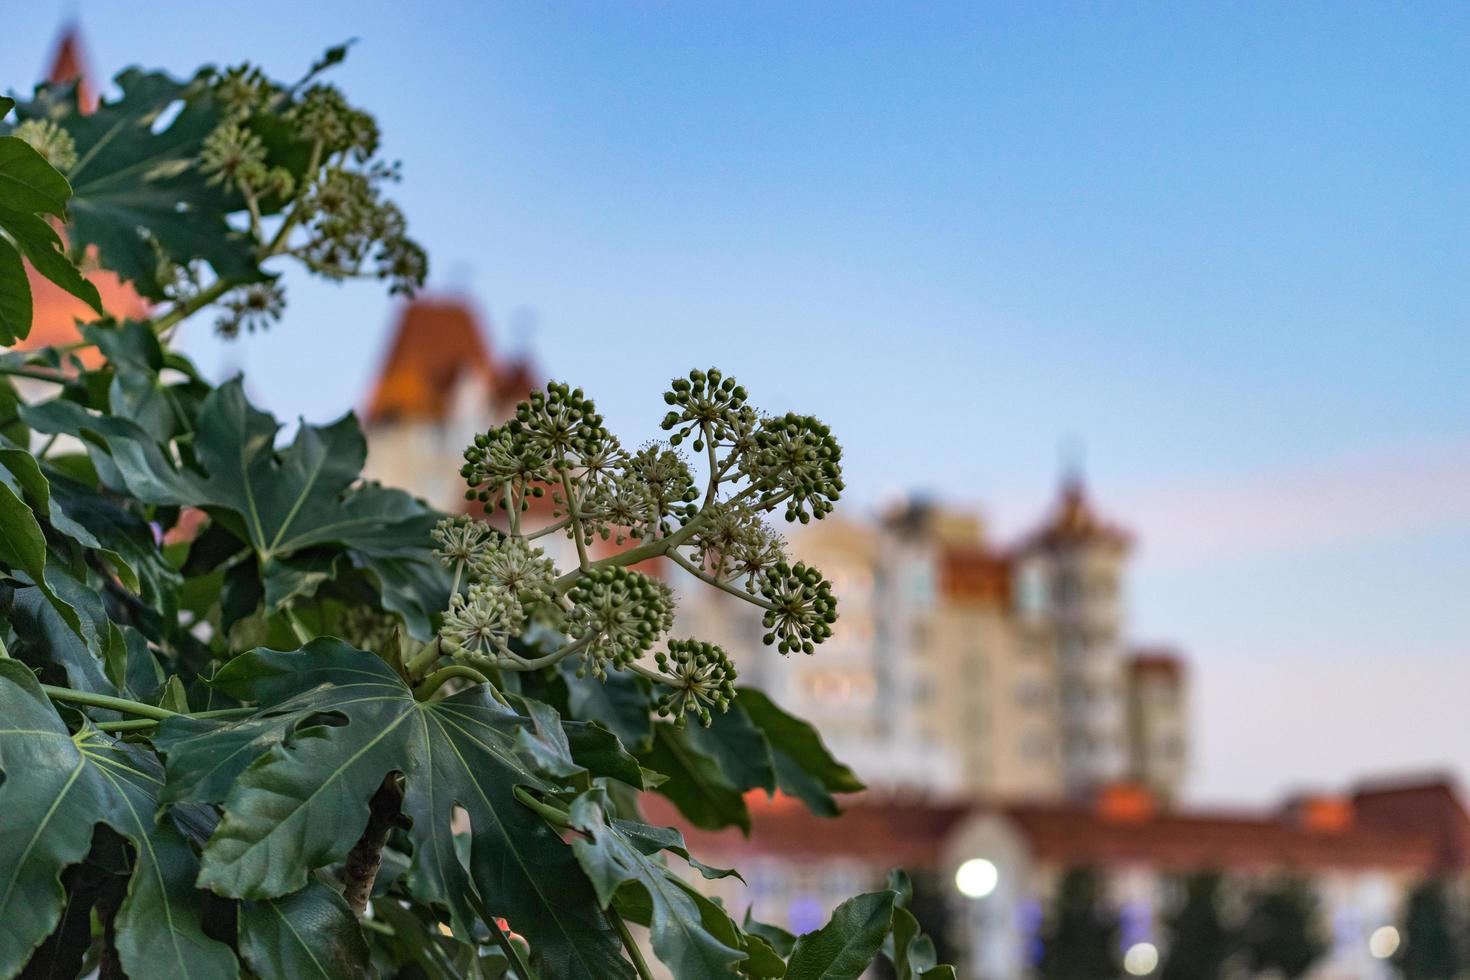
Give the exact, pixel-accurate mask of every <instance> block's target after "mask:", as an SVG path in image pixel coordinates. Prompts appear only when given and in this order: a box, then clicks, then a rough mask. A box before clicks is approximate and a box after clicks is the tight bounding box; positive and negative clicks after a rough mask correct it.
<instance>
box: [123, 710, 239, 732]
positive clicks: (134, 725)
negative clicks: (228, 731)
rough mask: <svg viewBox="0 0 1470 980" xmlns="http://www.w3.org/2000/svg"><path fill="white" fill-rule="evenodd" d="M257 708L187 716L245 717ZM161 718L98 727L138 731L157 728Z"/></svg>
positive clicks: (191, 713) (189, 714) (195, 712)
mask: <svg viewBox="0 0 1470 980" xmlns="http://www.w3.org/2000/svg"><path fill="white" fill-rule="evenodd" d="M257 710H258V709H256V708H217V709H215V710H214V711H191V712H189V713H188V714H187V715H183V716H182V717H185V718H243V717H244V716H246V715H251V714H254V713H255V712H256V711H257ZM161 720H162V719H160V718H132V719H129V720H128V721H103V722H98V723H97V727H98V728H99V729H100V730H101V731H104V732H137V731H146V730H148V729H150V728H156V727H157V726H158V723H159V722H160V721H161Z"/></svg>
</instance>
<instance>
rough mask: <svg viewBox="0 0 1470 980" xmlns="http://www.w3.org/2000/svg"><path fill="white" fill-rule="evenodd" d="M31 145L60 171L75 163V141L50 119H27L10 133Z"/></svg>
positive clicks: (64, 170) (69, 167) (66, 169)
mask: <svg viewBox="0 0 1470 980" xmlns="http://www.w3.org/2000/svg"><path fill="white" fill-rule="evenodd" d="M10 135H11V136H18V137H20V138H21V139H23V140H25V141H26V142H27V143H29V144H30V145H31V149H33V150H35V151H36V152H37V153H39V154H40V155H41V156H42V158H44V159H45V161H46V162H47V163H49V164H51V166H53V167H55V168H56V169H57V170H60V171H61V172H62V173H65V172H66V171H68V170H70V169H71V168H72V167H74V166H76V164H77V141H76V140H74V139H72V135H71V133H68V132H67V131H66V130H64V129H62V128H61V127H60V126H58V125H57V124H56V122H55V120H52V119H27V120H25V121H24V122H22V123H19V124H18V125H17V126H16V127H15V129H13V130H12V131H11V133H10Z"/></svg>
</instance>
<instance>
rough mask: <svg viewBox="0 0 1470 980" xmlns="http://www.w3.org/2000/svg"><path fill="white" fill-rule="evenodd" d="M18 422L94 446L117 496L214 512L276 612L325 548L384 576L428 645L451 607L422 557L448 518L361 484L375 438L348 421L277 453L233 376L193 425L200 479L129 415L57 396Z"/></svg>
mask: <svg viewBox="0 0 1470 980" xmlns="http://www.w3.org/2000/svg"><path fill="white" fill-rule="evenodd" d="M21 415H22V418H23V419H25V420H26V421H27V423H28V424H30V425H32V427H34V428H35V429H36V430H37V431H41V432H47V433H54V432H61V433H66V434H69V435H74V436H77V437H79V438H82V439H84V440H87V441H88V442H89V444H90V450H89V452H90V455H91V458H92V460H93V462H94V465H96V466H97V468H98V472H99V474H100V475H102V477H103V479H104V480H105V481H106V482H108V483H109V485H111V486H112V488H113V489H115V490H122V491H126V492H128V493H131V494H132V495H133V496H134V497H136V498H137V499H138V500H140V501H142V502H144V503H149V504H160V505H165V506H176V507H182V506H195V507H202V508H204V509H205V510H207V511H209V513H210V514H211V516H213V517H214V519H215V520H217V521H219V522H220V523H221V524H222V525H223V526H224V527H226V528H227V529H228V530H229V531H230V532H231V533H232V534H233V535H234V536H235V537H237V538H238V539H239V540H241V541H245V542H248V543H249V544H250V546H251V548H252V549H253V550H254V551H255V553H256V560H257V563H258V570H259V577H260V581H261V583H262V588H263V593H262V594H263V596H264V602H265V604H266V606H267V608H268V610H272V611H273V610H275V609H277V608H279V607H280V606H281V604H283V603H284V602H286V601H288V600H289V599H291V598H292V597H293V596H296V595H299V594H302V592H303V590H305V589H310V588H314V587H315V586H316V585H317V584H319V583H320V582H321V581H322V580H323V578H324V576H325V574H326V571H324V569H325V568H327V567H328V566H329V565H330V560H331V557H330V555H324V553H323V552H322V549H324V548H329V547H330V548H340V549H343V550H344V551H345V553H346V555H347V557H348V559H350V560H351V561H352V562H353V563H354V564H357V565H359V566H361V567H363V568H364V569H366V570H367V571H368V572H369V573H370V574H371V575H372V576H373V577H374V578H375V579H376V580H377V583H378V586H379V589H380V592H381V597H382V602H383V606H384V607H385V608H387V609H389V610H390V611H393V612H396V613H399V614H400V615H402V616H403V617H404V621H405V623H406V625H407V626H408V628H409V631H410V632H411V633H412V634H413V635H414V636H417V637H419V638H420V639H427V638H428V637H429V636H430V635H431V633H432V626H431V621H430V619H431V616H432V615H433V614H434V613H435V612H436V611H437V610H439V609H442V608H443V607H444V606H445V605H446V604H447V602H448V593H449V582H448V579H447V577H446V576H445V574H444V570H443V569H442V568H441V567H440V566H439V565H438V564H436V563H434V562H433V561H432V560H431V559H430V558H429V556H428V553H427V551H426V550H425V545H426V544H427V543H428V541H429V531H430V530H431V529H432V528H433V526H434V523H435V522H436V521H437V520H438V518H439V516H440V515H439V514H437V513H436V512H434V511H432V510H430V509H429V508H428V507H426V506H425V505H423V504H422V503H420V502H418V501H416V500H414V499H413V498H412V497H411V496H409V495H408V494H406V493H404V492H402V491H400V490H391V489H388V488H386V487H382V486H378V485H365V484H358V483H357V482H356V481H357V477H358V474H359V472H360V471H361V469H362V464H363V461H364V460H365V459H366V457H367V443H366V441H365V440H364V438H363V435H362V430H361V429H360V428H359V427H358V424H357V420H356V418H355V417H353V416H352V415H351V414H349V415H346V416H344V417H343V418H341V419H339V420H338V421H336V422H334V423H332V424H330V425H326V426H313V425H305V424H303V425H302V426H301V428H300V430H299V431H298V432H297V435H296V439H295V441H293V442H292V443H291V445H289V446H287V447H286V448H284V449H282V450H280V451H279V452H278V451H277V450H276V448H275V439H276V434H277V432H278V431H279V430H280V423H278V422H277V421H276V420H275V419H274V418H273V417H271V416H270V415H269V414H267V413H265V412H261V411H258V410H257V409H255V408H253V407H252V406H251V405H250V404H249V403H248V402H247V401H246V399H245V394H244V390H243V387H242V385H241V382H240V381H239V379H236V380H234V381H231V382H229V383H227V384H225V385H222V386H220V387H219V388H218V389H216V390H215V391H213V392H212V393H210V395H209V396H208V397H207V398H206V399H205V400H204V402H203V403H202V404H201V406H200V408H199V412H198V417H197V419H196V420H195V432H194V444H193V449H194V455H195V457H196V458H197V460H198V462H199V464H200V466H201V467H202V468H203V470H204V473H203V474H202V475H201V474H200V473H198V472H196V471H194V470H191V469H184V468H180V467H178V466H176V465H175V464H174V463H173V461H172V460H171V458H170V453H168V452H167V451H165V450H166V446H165V445H164V444H160V443H159V442H157V441H156V440H155V439H154V437H153V436H151V435H150V434H149V433H148V432H147V431H145V430H144V429H142V428H141V427H140V426H138V425H136V424H135V423H133V422H131V421H128V420H126V419H123V418H118V417H115V416H94V415H90V414H88V413H87V412H86V411H85V410H84V409H82V408H81V407H80V406H77V405H75V404H73V403H70V402H65V401H60V400H57V401H51V402H46V403H44V404H42V405H33V406H27V407H26V408H24V409H22V410H21ZM102 446H105V447H106V450H107V452H106V453H102V454H101V458H99V453H100V451H101V447H102ZM119 484H120V485H119ZM324 562H325V563H326V564H324Z"/></svg>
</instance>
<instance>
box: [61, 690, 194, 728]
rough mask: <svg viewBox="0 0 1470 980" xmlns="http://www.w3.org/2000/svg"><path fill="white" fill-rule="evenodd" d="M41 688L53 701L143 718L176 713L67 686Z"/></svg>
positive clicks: (163, 716)
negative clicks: (75, 689)
mask: <svg viewBox="0 0 1470 980" xmlns="http://www.w3.org/2000/svg"><path fill="white" fill-rule="evenodd" d="M41 690H42V691H44V692H46V696H47V697H48V698H50V699H51V700H53V701H71V702H74V703H76V704H85V705H90V706H91V707H93V708H109V709H111V710H113V711H121V712H123V713H124V714H129V715H142V716H143V717H144V718H153V719H156V720H158V721H162V720H163V719H165V718H172V717H174V716H175V715H177V714H178V712H177V711H169V710H168V709H167V708H159V707H156V706H154V705H151V704H143V703H141V702H139V701H129V700H128V699H127V698H114V697H109V696H108V695H106V694H91V693H89V692H87V691H73V690H72V689H71V688H69V687H55V686H53V685H51V684H42V685H41Z"/></svg>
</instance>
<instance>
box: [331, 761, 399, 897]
mask: <svg viewBox="0 0 1470 980" xmlns="http://www.w3.org/2000/svg"><path fill="white" fill-rule="evenodd" d="M402 803H403V788H402V786H401V785H400V783H399V778H398V775H397V774H396V773H391V772H390V773H389V774H388V776H387V778H385V779H384V780H383V785H381V786H379V787H378V791H377V792H376V793H374V794H373V798H372V801H371V802H370V803H369V804H368V823H367V828H366V829H365V830H363V832H362V836H361V837H359V838H358V840H357V843H356V844H354V845H352V850H351V851H349V852H348V854H347V861H346V863H345V864H344V866H343V869H342V881H343V885H342V897H343V898H345V899H347V904H348V905H349V906H351V907H352V911H353V913H354V914H356V915H359V916H360V915H362V913H363V910H364V909H366V908H367V903H368V899H369V898H371V897H372V894H373V882H374V881H376V880H377V878H378V869H379V868H380V867H382V865H383V847H384V846H385V845H386V844H387V843H388V834H389V833H390V832H392V830H393V825H394V824H396V823H397V822H398V820H399V807H400V806H401V805H402Z"/></svg>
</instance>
